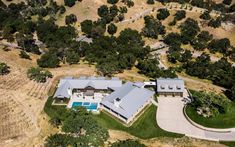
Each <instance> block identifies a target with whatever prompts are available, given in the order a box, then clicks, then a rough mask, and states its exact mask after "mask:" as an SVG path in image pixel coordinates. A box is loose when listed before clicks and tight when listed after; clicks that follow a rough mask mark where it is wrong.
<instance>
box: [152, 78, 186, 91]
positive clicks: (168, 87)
mask: <svg viewBox="0 0 235 147" xmlns="http://www.w3.org/2000/svg"><path fill="white" fill-rule="evenodd" d="M156 84H157V92H184V81H183V80H182V79H178V78H158V79H157V80H156Z"/></svg>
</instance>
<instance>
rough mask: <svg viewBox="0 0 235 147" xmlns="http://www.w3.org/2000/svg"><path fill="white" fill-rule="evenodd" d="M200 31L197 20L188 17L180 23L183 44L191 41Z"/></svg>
mask: <svg viewBox="0 0 235 147" xmlns="http://www.w3.org/2000/svg"><path fill="white" fill-rule="evenodd" d="M199 31H200V27H199V26H198V23H197V21H195V20H194V19H191V18H187V19H186V20H185V22H184V23H182V24H181V25H180V32H181V41H182V43H183V44H188V43H190V42H191V41H192V40H193V39H194V38H195V37H196V36H197V34H198V32H199Z"/></svg>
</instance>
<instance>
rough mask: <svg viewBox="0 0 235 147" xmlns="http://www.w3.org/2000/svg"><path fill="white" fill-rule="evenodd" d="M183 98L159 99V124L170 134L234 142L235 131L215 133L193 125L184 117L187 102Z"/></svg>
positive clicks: (162, 97)
mask: <svg viewBox="0 0 235 147" xmlns="http://www.w3.org/2000/svg"><path fill="white" fill-rule="evenodd" d="M183 99H184V98H182V97H170V96H168V97H164V96H160V97H158V108H157V113H156V115H157V116H156V119H157V124H158V126H159V127H160V128H162V129H163V130H165V131H168V132H174V133H179V134H185V135H186V136H189V137H194V138H199V139H206V140H214V141H220V140H221V141H234V140H235V131H230V132H215V131H207V130H203V129H200V128H198V127H196V126H194V125H192V124H191V123H190V122H189V121H188V120H187V119H186V118H185V116H184V113H183V108H184V106H185V102H184V100H183Z"/></svg>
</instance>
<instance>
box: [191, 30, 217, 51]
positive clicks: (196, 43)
mask: <svg viewBox="0 0 235 147" xmlns="http://www.w3.org/2000/svg"><path fill="white" fill-rule="evenodd" d="M212 39H213V36H212V35H211V34H210V33H209V32H208V31H202V32H201V33H199V34H198V35H197V37H196V38H195V39H194V40H193V41H192V42H191V45H192V46H193V48H194V49H195V50H204V49H205V48H207V47H208V43H209V42H210V41H211V40H212Z"/></svg>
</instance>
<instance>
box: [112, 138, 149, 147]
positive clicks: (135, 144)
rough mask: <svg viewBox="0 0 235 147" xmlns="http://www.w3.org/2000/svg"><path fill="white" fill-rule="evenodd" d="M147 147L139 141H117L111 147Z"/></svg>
mask: <svg viewBox="0 0 235 147" xmlns="http://www.w3.org/2000/svg"><path fill="white" fill-rule="evenodd" d="M122 146H123V147H146V146H145V145H144V144H141V143H140V142H139V141H136V140H131V139H127V140H122V141H117V142H114V143H113V144H112V145H111V147H122Z"/></svg>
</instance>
